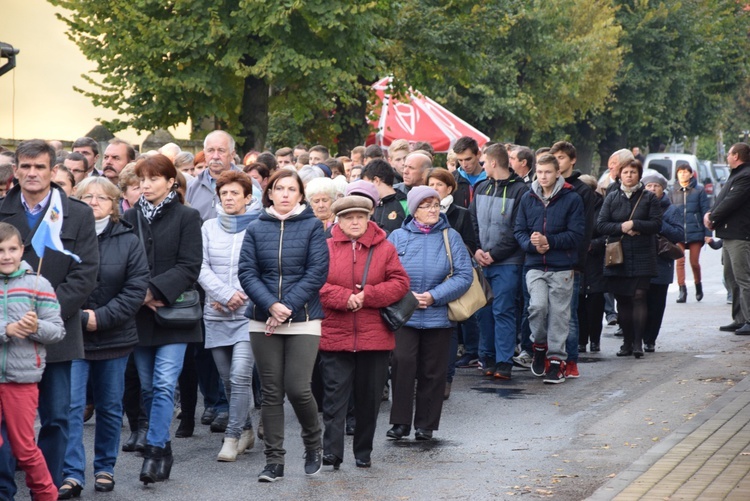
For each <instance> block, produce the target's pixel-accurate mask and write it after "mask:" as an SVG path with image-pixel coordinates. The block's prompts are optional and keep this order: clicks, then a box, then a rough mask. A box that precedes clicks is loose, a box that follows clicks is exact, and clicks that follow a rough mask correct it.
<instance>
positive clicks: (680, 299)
mask: <svg viewBox="0 0 750 501" xmlns="http://www.w3.org/2000/svg"><path fill="white" fill-rule="evenodd" d="M677 302H678V303H685V302H687V286H686V285H680V295H679V296H677Z"/></svg>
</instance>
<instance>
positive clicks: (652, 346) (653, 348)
mask: <svg viewBox="0 0 750 501" xmlns="http://www.w3.org/2000/svg"><path fill="white" fill-rule="evenodd" d="M645 351H646V353H653V352H655V351H656V345H655V344H648V343H646V346H645Z"/></svg>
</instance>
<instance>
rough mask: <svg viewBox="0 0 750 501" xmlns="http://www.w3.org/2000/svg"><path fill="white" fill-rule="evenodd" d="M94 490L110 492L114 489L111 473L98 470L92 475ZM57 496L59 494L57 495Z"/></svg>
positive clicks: (113, 479)
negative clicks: (98, 471)
mask: <svg viewBox="0 0 750 501" xmlns="http://www.w3.org/2000/svg"><path fill="white" fill-rule="evenodd" d="M94 478H95V479H96V480H95V482H94V490H95V491H96V492H112V491H113V490H114V489H115V477H114V476H113V475H112V474H111V473H107V472H104V471H103V472H100V473H97V474H96V475H94ZM58 496H59V495H58Z"/></svg>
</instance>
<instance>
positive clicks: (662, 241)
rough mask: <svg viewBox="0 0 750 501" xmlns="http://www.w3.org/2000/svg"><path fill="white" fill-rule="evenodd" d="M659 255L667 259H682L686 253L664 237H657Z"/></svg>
mask: <svg viewBox="0 0 750 501" xmlns="http://www.w3.org/2000/svg"><path fill="white" fill-rule="evenodd" d="M656 247H657V253H658V254H659V256H660V257H663V258H666V259H682V258H683V257H685V253H684V252H683V251H682V249H680V247H679V246H677V245H675V244H673V243H672V242H670V241H669V240H668V239H667V237H665V236H664V235H656Z"/></svg>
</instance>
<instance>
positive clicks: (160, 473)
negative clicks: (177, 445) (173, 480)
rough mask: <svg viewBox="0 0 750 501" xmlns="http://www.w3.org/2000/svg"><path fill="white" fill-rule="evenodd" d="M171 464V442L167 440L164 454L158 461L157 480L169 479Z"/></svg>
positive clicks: (172, 457) (172, 460) (172, 461)
mask: <svg viewBox="0 0 750 501" xmlns="http://www.w3.org/2000/svg"><path fill="white" fill-rule="evenodd" d="M173 464H174V456H173V455H172V442H167V444H166V445H165V446H164V455H163V457H162V459H161V461H160V462H159V467H158V469H157V471H156V481H157V482H163V481H164V480H169V474H170V473H171V472H172V465H173Z"/></svg>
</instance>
